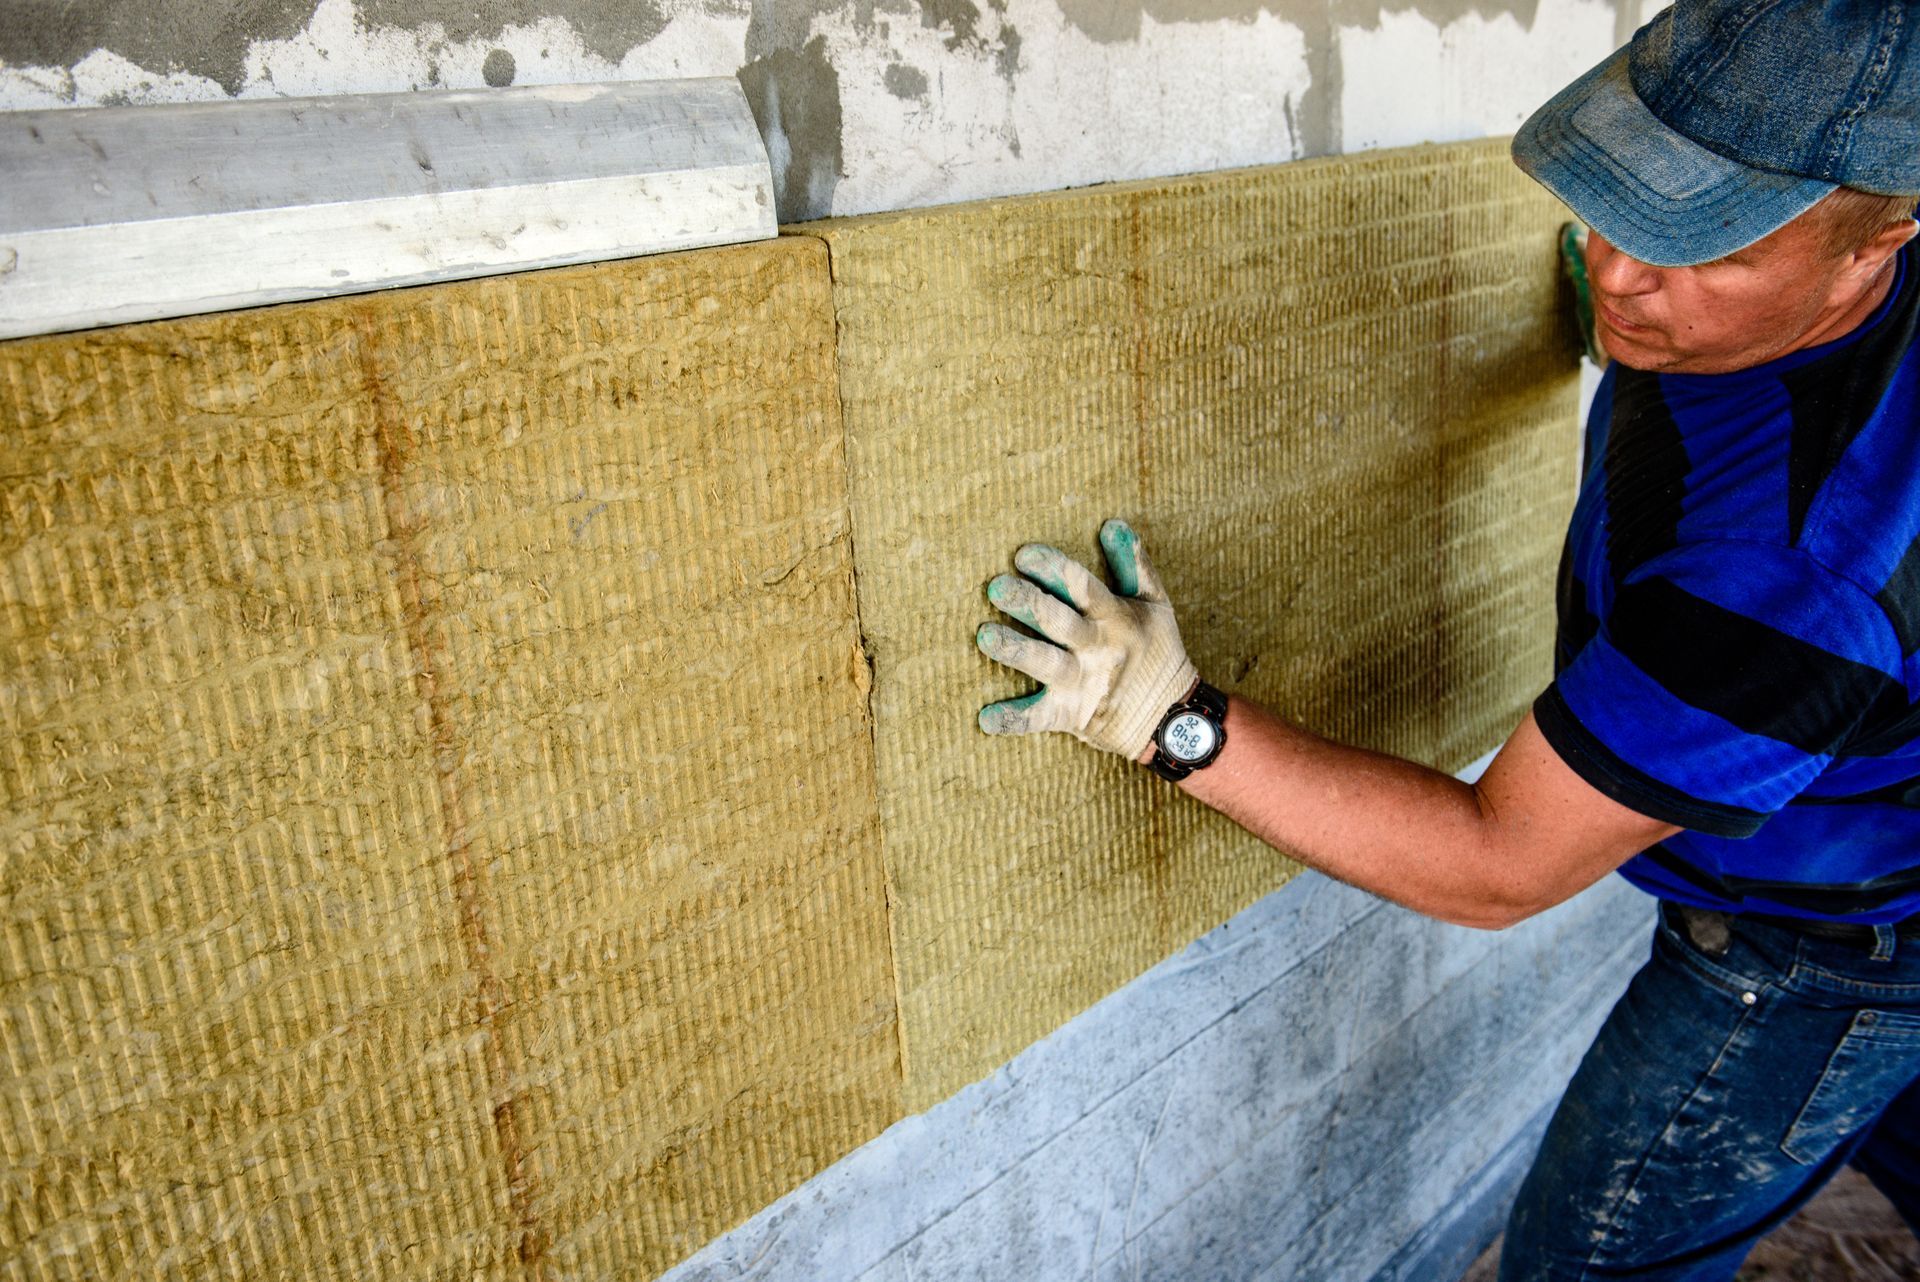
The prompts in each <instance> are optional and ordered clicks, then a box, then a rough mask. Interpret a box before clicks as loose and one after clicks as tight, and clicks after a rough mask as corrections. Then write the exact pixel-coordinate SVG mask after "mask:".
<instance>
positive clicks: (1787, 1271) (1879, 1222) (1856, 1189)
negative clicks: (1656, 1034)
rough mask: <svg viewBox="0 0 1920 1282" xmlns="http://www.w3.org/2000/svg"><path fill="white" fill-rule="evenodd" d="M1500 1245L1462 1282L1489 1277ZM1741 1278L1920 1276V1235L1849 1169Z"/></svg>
mask: <svg viewBox="0 0 1920 1282" xmlns="http://www.w3.org/2000/svg"><path fill="white" fill-rule="evenodd" d="M1499 1259H1500V1244H1499V1243H1498V1242H1495V1243H1494V1244H1493V1245H1492V1246H1491V1247H1489V1248H1488V1249H1487V1253H1486V1254H1485V1255H1483V1256H1481V1257H1480V1258H1479V1259H1478V1260H1476V1261H1475V1262H1474V1265H1473V1267H1472V1268H1471V1269H1468V1270H1467V1275H1466V1277H1464V1278H1462V1279H1461V1282H1494V1277H1495V1274H1496V1273H1497V1271H1498V1268H1499ZM1739 1282H1920V1241H1916V1240H1915V1239H1914V1236H1913V1234H1912V1233H1910V1232H1908V1231H1907V1226H1906V1225H1905V1224H1903V1223H1902V1222H1901V1220H1900V1215H1899V1213H1898V1212H1896V1211H1895V1210H1894V1209H1893V1204H1892V1203H1891V1202H1889V1201H1887V1199H1886V1198H1884V1197H1882V1196H1880V1193H1879V1190H1877V1189H1875V1188H1874V1187H1873V1185H1871V1184H1869V1183H1868V1182H1867V1178H1866V1176H1864V1175H1861V1174H1859V1173H1858V1172H1856V1171H1852V1170H1848V1171H1844V1172H1842V1173H1841V1174H1840V1177H1839V1178H1838V1179H1836V1180H1834V1181H1833V1183H1831V1184H1829V1185H1827V1187H1826V1188H1825V1189H1824V1190H1822V1191H1821V1193H1820V1196H1819V1197H1816V1198H1815V1199H1813V1201H1811V1202H1809V1203H1808V1204H1807V1205H1806V1207H1805V1209H1803V1210H1802V1211H1801V1212H1800V1214H1798V1215H1796V1216H1795V1217H1794V1218H1793V1219H1792V1220H1790V1221H1788V1222H1787V1223H1785V1224H1783V1225H1781V1226H1780V1228H1779V1230H1778V1231H1776V1232H1775V1233H1774V1234H1773V1235H1772V1236H1771V1237H1768V1238H1766V1239H1765V1240H1764V1241H1762V1242H1761V1243H1760V1245H1759V1246H1756V1247H1755V1248H1753V1254H1752V1255H1749V1256H1748V1257H1747V1262H1746V1263H1745V1264H1744V1265H1742V1266H1741V1268H1740V1276H1739Z"/></svg>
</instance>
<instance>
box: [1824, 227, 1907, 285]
mask: <svg viewBox="0 0 1920 1282" xmlns="http://www.w3.org/2000/svg"><path fill="white" fill-rule="evenodd" d="M1915 232H1920V223H1916V222H1915V221H1914V220H1913V219H1911V218H1903V219H1901V220H1900V221H1899V222H1897V223H1888V224H1887V225H1886V226H1885V227H1882V228H1881V229H1880V230H1879V231H1878V232H1876V233H1874V237H1873V239H1872V240H1870V241H1868V242H1867V243H1866V244H1864V245H1862V246H1860V248H1858V249H1856V250H1854V251H1853V257H1852V260H1851V261H1850V262H1848V264H1847V265H1846V267H1844V268H1843V269H1842V271H1843V272H1844V274H1846V275H1848V276H1852V277H1855V278H1861V277H1866V276H1871V275H1873V274H1874V273H1875V272H1877V271H1879V270H1880V269H1881V268H1882V267H1884V266H1885V265H1886V262H1887V260H1888V259H1889V258H1892V257H1893V256H1894V255H1895V254H1897V253H1899V252H1900V247H1901V246H1902V245H1904V244H1906V243H1907V242H1908V241H1910V240H1912V239H1913V236H1914V233H1915Z"/></svg>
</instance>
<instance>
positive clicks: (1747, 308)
mask: <svg viewBox="0 0 1920 1282" xmlns="http://www.w3.org/2000/svg"><path fill="white" fill-rule="evenodd" d="M1850 267H1851V259H1850V258H1849V257H1847V256H1836V255H1834V254H1832V253H1831V252H1830V251H1828V249H1827V247H1826V245H1825V244H1824V240H1823V233H1822V229H1821V228H1820V226H1819V225H1818V224H1817V223H1816V222H1815V220H1814V219H1812V218H1808V217H1805V216H1803V217H1800V218H1796V219H1794V220H1793V221H1792V222H1790V223H1788V224H1787V225H1786V226H1784V227H1782V228H1780V229H1779V230H1778V231H1776V232H1774V233H1773V234H1772V235H1770V236H1766V237H1764V238H1762V239H1760V240H1758V241H1755V242H1754V243H1753V244H1751V245H1749V246H1747V247H1746V248H1745V249H1742V250H1740V251H1739V252H1737V253H1733V254H1729V255H1728V256H1727V257H1725V258H1718V259H1715V260H1714V261H1713V262H1710V263H1701V264H1700V265H1698V266H1695V267H1652V266H1649V265H1648V264H1646V263H1643V262H1641V261H1640V260H1639V259H1637V258H1630V257H1628V256H1627V255H1626V254H1624V253H1622V252H1620V251H1619V250H1617V249H1615V248H1614V247H1613V246H1612V245H1610V244H1608V243H1607V241H1606V240H1605V239H1604V238H1603V237H1602V236H1601V235H1600V234H1599V233H1598V232H1590V233H1588V236H1587V276H1588V282H1589V285H1590V286H1591V289H1592V293H1593V304H1594V307H1593V311H1594V322H1595V324H1596V326H1597V327H1598V328H1599V331H1600V342H1601V344H1602V345H1603V346H1604V347H1605V348H1606V349H1607V354H1608V355H1609V356H1611V357H1612V358H1613V359H1614V360H1617V361H1619V362H1620V363H1621V364H1622V365H1627V366H1631V367H1633V368H1634V369H1644V370H1655V371H1658V372H1661V373H1674V374H1724V373H1727V372H1729V371H1732V370H1738V369H1748V368H1750V367H1752V366H1755V365H1759V364H1762V363H1764V362H1766V361H1770V360H1772V359H1773V358H1774V357H1776V356H1783V355H1785V354H1786V353H1788V352H1791V351H1796V350H1798V349H1800V348H1802V347H1809V346H1813V345H1814V344H1817V343H1822V342H1826V341H1827V340H1828V339H1829V338H1838V337H1840V335H1841V334H1844V333H1845V332H1847V330H1848V329H1850V328H1852V326H1853V325H1857V324H1858V323H1859V320H1860V319H1861V318H1860V317H1853V318H1852V319H1851V321H1850V323H1847V324H1845V325H1837V323H1838V322H1841V321H1844V320H1846V319H1847V314H1848V313H1849V312H1851V311H1852V310H1854V308H1853V306H1852V305H1853V304H1855V303H1857V302H1858V300H1859V298H1860V296H1861V292H1862V290H1861V287H1862V284H1863V282H1862V281H1860V280H1857V279H1856V278H1855V276H1856V273H1855V272H1853V271H1851V270H1850Z"/></svg>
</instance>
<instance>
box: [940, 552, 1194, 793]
mask: <svg viewBox="0 0 1920 1282" xmlns="http://www.w3.org/2000/svg"><path fill="white" fill-rule="evenodd" d="M1100 548H1101V550H1102V551H1103V552H1105V553H1106V558H1107V565H1108V568H1110V569H1111V570H1112V571H1113V579H1114V583H1115V585H1116V587H1117V588H1118V589H1119V590H1118V591H1117V592H1115V591H1112V590H1109V589H1108V588H1107V586H1106V585H1105V584H1104V583H1102V582H1100V580H1099V579H1097V578H1095V577H1094V576H1093V575H1092V574H1091V573H1089V572H1088V570H1087V568H1086V567H1085V566H1083V565H1081V564H1080V563H1079V562H1078V561H1075V560H1074V559H1073V558H1072V557H1069V556H1067V555H1066V554H1065V553H1063V552H1060V551H1058V550H1057V549H1055V548H1051V547H1048V546H1047V545H1045V544H1044V543H1029V544H1027V545H1026V546H1025V547H1023V548H1021V549H1020V550H1019V551H1018V552H1017V553H1015V554H1014V558H1013V563H1014V566H1015V568H1017V569H1018V570H1019V571H1020V574H1019V575H1012V574H1003V575H1000V576H999V577H998V578H995V579H994V580H993V581H992V582H991V583H989V584H987V599H988V600H989V601H991V602H993V604H994V605H995V606H997V607H999V608H1000V609H1001V610H1004V611H1005V612H1006V613H1007V614H1009V615H1011V616H1012V617H1013V618H1015V619H1017V620H1019V621H1020V622H1021V623H1024V624H1026V625H1027V626H1028V627H1029V628H1032V629H1033V630H1034V631H1035V632H1037V633H1039V634H1040V638H1044V639H1039V638H1035V637H1030V636H1026V635H1025V634H1023V633H1021V632H1018V631H1016V630H1015V629H1013V628H1009V627H1006V626H1005V625H1003V624H998V623H987V624H983V625H981V627H980V630H979V632H978V634H977V635H976V637H975V641H976V643H977V644H978V645H979V647H980V652H981V653H982V654H984V655H986V656H987V657H988V658H989V659H993V660H995V661H997V662H1000V663H1004V664H1006V665H1007V666H1008V667H1010V668H1013V669H1015V670H1017V671H1020V672H1024V673H1026V674H1027V675H1028V676H1030V677H1032V678H1034V679H1035V680H1036V681H1039V682H1040V683H1041V685H1042V686H1043V687H1044V689H1042V690H1040V691H1039V692H1037V693H1035V694H1031V695H1027V696H1025V697H1024V698H1019V699H1009V700H1006V701H1005V702H1002V703H994V704H989V705H988V706H987V707H985V708H982V709H981V710H980V728H981V729H982V730H985V731H986V732H987V733H988V734H1032V733H1035V732H1037V731H1042V730H1059V731H1064V732H1065V733H1067V734H1071V735H1073V736H1074V737H1076V738H1078V739H1081V740H1083V741H1085V742H1087V743H1090V744H1092V745H1093V746H1094V747H1096V748H1102V749H1105V750H1106V751H1108V752H1117V753H1119V754H1120V755H1122V756H1124V757H1127V758H1129V759H1137V758H1139V756H1140V755H1141V754H1142V753H1143V752H1145V751H1146V748H1147V745H1148V743H1149V742H1150V741H1151V740H1152V738H1153V732H1154V730H1155V728H1156V727H1158V726H1159V724H1160V719H1161V718H1162V717H1163V716H1165V715H1166V712H1167V709H1169V708H1171V707H1172V706H1173V705H1174V704H1175V703H1178V702H1179V701H1180V700H1181V699H1182V698H1183V697H1185V696H1186V694H1187V692H1188V691H1189V690H1191V689H1192V688H1193V685H1194V682H1196V681H1197V680H1199V674H1198V673H1197V672H1195V671H1194V667H1193V664H1192V663H1190V662H1189V661H1188V659H1187V651H1186V647H1185V646H1184V645H1182V644H1181V642H1180V629H1179V628H1178V627H1177V626H1175V624H1174V621H1173V606H1172V605H1171V604H1170V603H1169V602H1168V600H1167V594H1166V590H1165V589H1164V588H1163V587H1162V586H1161V585H1160V580H1159V577H1158V576H1156V575H1155V574H1154V572H1153V567H1152V566H1151V565H1150V564H1149V563H1148V561H1147V558H1146V554H1145V553H1144V552H1143V551H1142V550H1141V547H1140V538H1139V536H1138V535H1137V534H1135V533H1134V532H1133V530H1132V528H1131V527H1129V526H1128V525H1127V523H1126V522H1124V521H1108V522H1107V523H1106V524H1105V525H1103V526H1101V527H1100Z"/></svg>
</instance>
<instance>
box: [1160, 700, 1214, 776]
mask: <svg viewBox="0 0 1920 1282" xmlns="http://www.w3.org/2000/svg"><path fill="white" fill-rule="evenodd" d="M1226 746H1227V696H1226V695H1224V694H1221V693H1220V692H1219V691H1218V690H1216V689H1214V688H1213V687H1212V686H1210V685H1208V684H1207V683H1206V682H1204V681H1196V682H1194V683H1193V689H1192V690H1190V691H1188V692H1187V697H1186V698H1184V699H1182V700H1180V702H1178V703H1176V704H1174V705H1173V706H1172V707H1171V708H1168V709H1167V715H1166V716H1164V717H1162V718H1160V728H1159V729H1157V730H1155V731H1154V732H1153V759H1152V760H1151V761H1149V762H1147V768H1148V769H1150V770H1152V771H1153V773H1155V774H1157V775H1159V776H1160V777H1161V778H1162V779H1165V780H1168V781H1169V782H1172V783H1179V782H1180V781H1181V780H1182V779H1185V778H1186V777H1187V776H1188V775H1190V774H1192V773H1193V772H1194V771H1196V770H1199V769H1201V768H1203V767H1205V766H1210V765H1212V764H1213V759H1214V758H1215V757H1217V756H1219V755H1220V749H1222V748H1224V747H1226Z"/></svg>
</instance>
